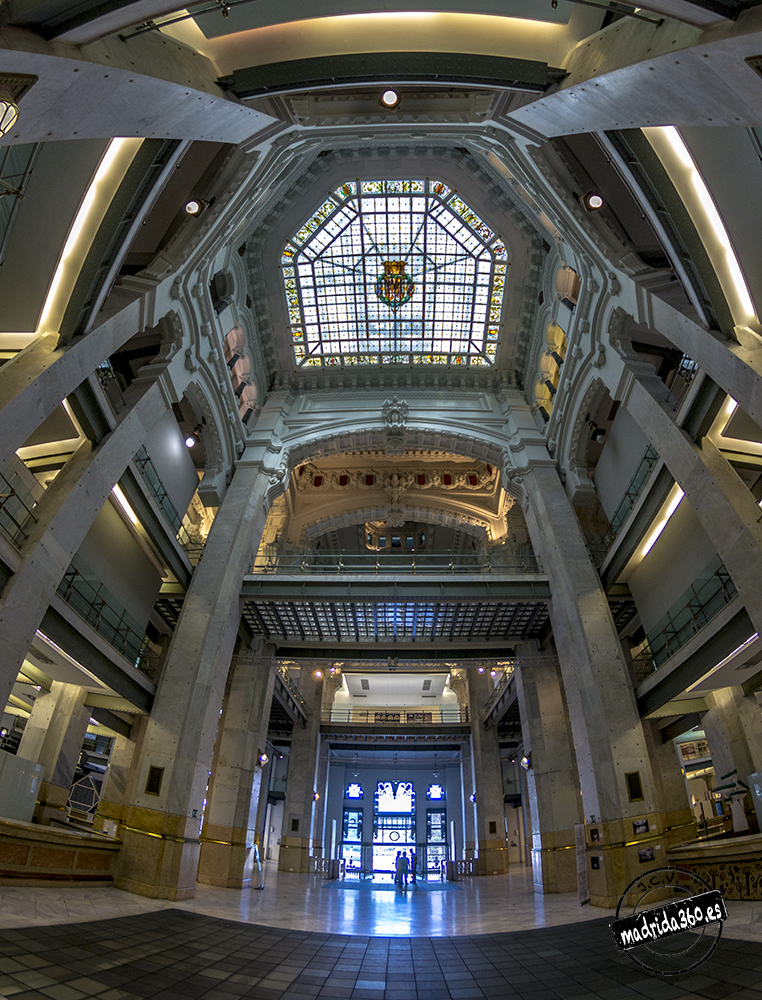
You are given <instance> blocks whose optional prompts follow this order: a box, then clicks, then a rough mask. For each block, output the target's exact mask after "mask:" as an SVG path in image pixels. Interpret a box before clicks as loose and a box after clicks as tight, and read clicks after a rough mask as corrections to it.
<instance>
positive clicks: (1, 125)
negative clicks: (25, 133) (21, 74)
mask: <svg viewBox="0 0 762 1000" xmlns="http://www.w3.org/2000/svg"><path fill="white" fill-rule="evenodd" d="M18 119H19V106H18V104H16V102H15V101H14V100H13V98H12V97H11V95H10V93H9V92H8V91H7V90H6V89H5V88H4V87H0V135H5V133H6V132H10V130H11V129H12V128H13V126H14V125H15V124H16V122H17V121H18Z"/></svg>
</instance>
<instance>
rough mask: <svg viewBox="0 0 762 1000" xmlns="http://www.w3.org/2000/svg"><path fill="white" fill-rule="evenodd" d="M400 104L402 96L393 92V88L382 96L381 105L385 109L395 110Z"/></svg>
mask: <svg viewBox="0 0 762 1000" xmlns="http://www.w3.org/2000/svg"><path fill="white" fill-rule="evenodd" d="M399 102H400V95H399V94H398V93H397V91H396V90H392V89H391V87H390V88H389V89H388V90H385V91H384V92H383V94H381V103H382V104H383V106H384V107H385V108H389V109H390V110H393V109H394V108H396V107H397V105H398V104H399Z"/></svg>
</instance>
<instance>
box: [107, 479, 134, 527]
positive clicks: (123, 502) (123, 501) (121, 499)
mask: <svg viewBox="0 0 762 1000" xmlns="http://www.w3.org/2000/svg"><path fill="white" fill-rule="evenodd" d="M111 492H112V493H113V494H114V498H115V500H116V501H117V503H118V504H119V506H120V507H121V508H122V510H123V511H124V512H125V514H126V515H127V517H128V518H129V519H130V521H131V522H132V523H133V524H137V523H138V517H137V514H136V513H135V511H134V510H133V509H132V507H131V506H130V504H129V501H128V500H127V497H126V496H125V495H124V493H123V492H122V487H121V486H120V485H119V483H117V484H116V486H113V487H112V488H111Z"/></svg>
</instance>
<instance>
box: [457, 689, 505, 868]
mask: <svg viewBox="0 0 762 1000" xmlns="http://www.w3.org/2000/svg"><path fill="white" fill-rule="evenodd" d="M467 678H468V691H469V699H468V700H469V705H470V712H469V714H470V718H471V766H472V771H473V780H474V786H473V787H474V791H475V793H476V810H475V820H474V821H475V834H476V862H475V870H476V874H477V875H503V874H504V873H505V872H506V871H507V870H508V848H507V847H506V844H505V805H504V800H503V774H502V770H501V767H500V747H499V745H498V738H497V729H496V728H495V726H490V727H487V726H485V725H484V721H483V719H484V706H485V704H486V702H487V698H488V697H489V694H490V691H491V690H492V687H493V685H492V684H491V683H490V680H491V679H490V676H489V674H487V673H484V674H480V673H478V672H477V671H476V670H469V671H467Z"/></svg>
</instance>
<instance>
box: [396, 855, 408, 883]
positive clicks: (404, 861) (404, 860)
mask: <svg viewBox="0 0 762 1000" xmlns="http://www.w3.org/2000/svg"><path fill="white" fill-rule="evenodd" d="M397 871H398V872H399V873H400V885H402V886H407V873H408V872H409V871H410V862H409V860H408V856H407V851H403V852H402V857H401V858H400V860H399V868H398V869H397Z"/></svg>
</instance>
